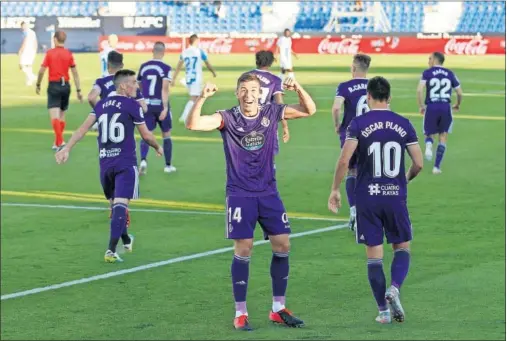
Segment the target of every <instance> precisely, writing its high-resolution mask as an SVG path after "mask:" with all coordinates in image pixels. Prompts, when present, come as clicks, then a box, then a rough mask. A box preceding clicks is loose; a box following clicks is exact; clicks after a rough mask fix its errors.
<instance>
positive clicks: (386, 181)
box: [346, 109, 418, 202]
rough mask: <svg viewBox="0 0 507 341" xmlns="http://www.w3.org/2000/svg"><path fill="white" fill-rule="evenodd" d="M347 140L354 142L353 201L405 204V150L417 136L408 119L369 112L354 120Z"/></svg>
mask: <svg viewBox="0 0 507 341" xmlns="http://www.w3.org/2000/svg"><path fill="white" fill-rule="evenodd" d="M346 139H347V140H357V141H358V146H357V157H358V160H357V164H358V166H357V183H356V190H355V194H356V199H357V201H358V202H359V201H360V200H362V199H364V200H366V199H378V200H381V201H382V200H384V199H399V200H406V197H407V179H406V176H405V149H406V148H407V146H409V145H412V144H416V143H418V142H417V134H416V132H415V129H414V127H413V126H412V124H411V123H410V121H409V120H408V119H406V118H405V117H402V116H400V115H398V114H396V113H394V112H392V111H390V110H387V109H386V110H371V111H369V112H368V113H366V114H364V115H361V116H358V117H356V118H354V119H353V120H352V121H351V122H350V125H349V127H348V128H347V137H346Z"/></svg>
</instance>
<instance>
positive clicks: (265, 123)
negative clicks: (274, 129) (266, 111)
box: [261, 117, 271, 128]
mask: <svg viewBox="0 0 507 341" xmlns="http://www.w3.org/2000/svg"><path fill="white" fill-rule="evenodd" d="M269 123H271V121H270V120H269V118H267V117H263V118H262V121H261V125H262V126H264V127H266V128H267V127H269Z"/></svg>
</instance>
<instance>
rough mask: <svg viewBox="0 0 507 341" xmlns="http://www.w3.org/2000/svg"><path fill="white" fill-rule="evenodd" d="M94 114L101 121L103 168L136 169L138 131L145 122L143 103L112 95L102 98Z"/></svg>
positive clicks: (100, 150)
mask: <svg viewBox="0 0 507 341" xmlns="http://www.w3.org/2000/svg"><path fill="white" fill-rule="evenodd" d="M90 115H95V117H96V119H97V122H98V132H99V136H98V138H97V142H98V143H97V144H98V148H99V160H100V168H101V169H105V168H110V167H115V168H123V167H132V166H136V165H137V157H136V139H135V136H134V129H135V126H136V125H138V124H144V123H145V122H144V116H143V109H142V108H141V106H140V105H139V103H137V101H136V100H135V99H133V98H130V97H126V96H119V95H116V96H110V97H107V98H104V99H101V100H100V101H99V102H98V103H97V104H96V105H95V109H94V112H92V113H91V114H90Z"/></svg>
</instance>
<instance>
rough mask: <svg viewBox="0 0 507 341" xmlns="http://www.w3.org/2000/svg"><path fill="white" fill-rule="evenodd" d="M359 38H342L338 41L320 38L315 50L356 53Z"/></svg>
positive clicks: (328, 52)
mask: <svg viewBox="0 0 507 341" xmlns="http://www.w3.org/2000/svg"><path fill="white" fill-rule="evenodd" d="M360 42H361V39H353V38H344V39H342V40H340V41H331V40H330V39H328V38H326V39H322V40H321V42H320V43H319V46H318V48H317V50H318V51H319V53H320V54H356V53H357V52H358V51H359V43H360Z"/></svg>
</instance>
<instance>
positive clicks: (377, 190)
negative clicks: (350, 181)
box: [368, 184, 400, 196]
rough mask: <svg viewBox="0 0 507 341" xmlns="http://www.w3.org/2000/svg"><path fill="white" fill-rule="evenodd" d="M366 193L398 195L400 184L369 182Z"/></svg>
mask: <svg viewBox="0 0 507 341" xmlns="http://www.w3.org/2000/svg"><path fill="white" fill-rule="evenodd" d="M368 193H369V194H370V195H371V196H378V195H381V196H398V195H400V186H398V185H393V184H385V185H380V184H369V185H368Z"/></svg>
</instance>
